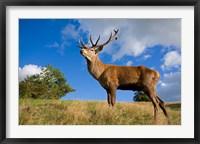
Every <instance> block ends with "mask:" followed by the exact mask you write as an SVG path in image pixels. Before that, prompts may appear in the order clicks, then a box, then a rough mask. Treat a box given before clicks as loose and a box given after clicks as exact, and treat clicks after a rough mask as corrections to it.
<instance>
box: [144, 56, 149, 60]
mask: <svg viewBox="0 0 200 144" xmlns="http://www.w3.org/2000/svg"><path fill="white" fill-rule="evenodd" d="M143 58H144V59H145V60H147V59H149V58H151V55H144V57H143Z"/></svg>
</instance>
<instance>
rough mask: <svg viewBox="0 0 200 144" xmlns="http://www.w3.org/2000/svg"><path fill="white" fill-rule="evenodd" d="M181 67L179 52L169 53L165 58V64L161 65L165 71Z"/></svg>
mask: <svg viewBox="0 0 200 144" xmlns="http://www.w3.org/2000/svg"><path fill="white" fill-rule="evenodd" d="M180 66H181V54H180V53H179V52H177V51H171V52H168V53H167V54H166V55H165V56H164V64H163V65H161V68H162V69H163V70H165V69H170V68H172V67H180Z"/></svg>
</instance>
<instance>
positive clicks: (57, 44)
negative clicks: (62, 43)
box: [46, 42, 59, 48]
mask: <svg viewBox="0 0 200 144" xmlns="http://www.w3.org/2000/svg"><path fill="white" fill-rule="evenodd" d="M46 47H48V48H58V47H59V43H57V42H54V43H53V44H50V45H46Z"/></svg>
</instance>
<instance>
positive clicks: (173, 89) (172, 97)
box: [158, 72, 181, 101]
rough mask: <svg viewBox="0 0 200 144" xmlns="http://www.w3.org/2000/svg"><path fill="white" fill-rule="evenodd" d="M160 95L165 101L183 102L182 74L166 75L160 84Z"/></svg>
mask: <svg viewBox="0 0 200 144" xmlns="http://www.w3.org/2000/svg"><path fill="white" fill-rule="evenodd" d="M158 95H159V97H160V98H162V99H163V100H164V101H181V73H180V72H175V73H169V74H164V77H163V81H160V82H159V84H158Z"/></svg>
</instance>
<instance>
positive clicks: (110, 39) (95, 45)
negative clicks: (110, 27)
mask: <svg viewBox="0 0 200 144" xmlns="http://www.w3.org/2000/svg"><path fill="white" fill-rule="evenodd" d="M118 31H119V29H118V30H114V32H115V34H114V35H113V36H112V32H111V34H110V37H109V39H108V40H107V42H105V43H104V44H100V45H97V43H98V41H99V39H100V35H99V38H98V39H97V41H96V43H95V44H94V43H93V42H92V36H91V35H90V42H91V44H92V47H91V48H97V47H103V46H105V45H107V44H108V43H109V42H111V41H112V40H114V39H115V40H117V33H118Z"/></svg>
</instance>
